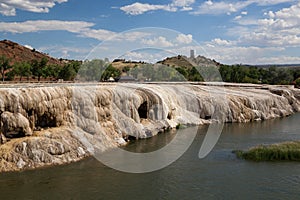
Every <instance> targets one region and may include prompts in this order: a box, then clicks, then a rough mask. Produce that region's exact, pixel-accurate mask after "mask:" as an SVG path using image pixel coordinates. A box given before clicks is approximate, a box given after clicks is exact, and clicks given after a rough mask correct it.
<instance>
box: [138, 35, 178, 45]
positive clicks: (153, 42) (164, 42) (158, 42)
mask: <svg viewBox="0 0 300 200" xmlns="http://www.w3.org/2000/svg"><path fill="white" fill-rule="evenodd" d="M142 43H143V44H146V45H150V46H155V47H172V46H174V44H173V43H171V42H170V41H168V40H167V38H165V37H163V36H159V37H156V38H153V39H143V40H142Z"/></svg>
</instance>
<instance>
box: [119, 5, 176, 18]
mask: <svg viewBox="0 0 300 200" xmlns="http://www.w3.org/2000/svg"><path fill="white" fill-rule="evenodd" d="M120 9H121V10H122V11H124V12H125V13H126V14H129V15H141V14H143V13H145V12H148V11H154V10H165V11H173V12H174V11H176V10H177V8H175V7H171V6H170V5H152V4H148V3H138V2H137V3H134V4H131V5H127V6H123V7H121V8H120Z"/></svg>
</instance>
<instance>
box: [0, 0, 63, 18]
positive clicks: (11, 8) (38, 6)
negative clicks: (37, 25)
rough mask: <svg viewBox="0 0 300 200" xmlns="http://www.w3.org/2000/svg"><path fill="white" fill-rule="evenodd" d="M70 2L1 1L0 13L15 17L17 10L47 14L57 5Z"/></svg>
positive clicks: (53, 0)
mask: <svg viewBox="0 0 300 200" xmlns="http://www.w3.org/2000/svg"><path fill="white" fill-rule="evenodd" d="M67 1H68V0H25V1H20V0H0V13H1V14H2V15H5V16H15V15H16V9H19V10H25V11H30V12H37V13H47V12H49V9H50V8H52V7H54V6H55V5H56V4H57V3H58V4H60V3H63V2H67Z"/></svg>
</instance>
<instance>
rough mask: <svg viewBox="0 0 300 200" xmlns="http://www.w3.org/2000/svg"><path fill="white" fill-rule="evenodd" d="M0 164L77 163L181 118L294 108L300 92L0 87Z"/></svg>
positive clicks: (248, 117) (244, 116) (253, 116)
mask: <svg viewBox="0 0 300 200" xmlns="http://www.w3.org/2000/svg"><path fill="white" fill-rule="evenodd" d="M0 111H1V137H0V138H1V141H0V143H1V146H0V152H1V153H0V165H1V166H0V171H17V170H24V169H34V168H38V167H43V166H49V165H59V164H65V163H69V162H75V161H78V160H81V159H83V158H84V157H86V156H90V155H92V154H93V153H94V152H96V151H97V152H98V151H101V152H102V151H105V150H107V149H109V148H116V147H117V146H118V145H123V144H124V143H125V141H124V139H123V138H128V137H133V138H136V139H139V138H148V137H152V136H154V135H156V134H158V133H159V132H164V131H165V130H167V129H170V128H175V127H176V126H178V124H182V125H202V124H210V123H220V122H225V123H234V122H241V123H245V122H251V121H259V120H267V119H273V118H278V117H284V116H288V115H291V114H293V113H295V112H298V111H300V91H299V90H297V89H292V88H288V87H284V86H266V85H264V86H262V85H252V84H246V85H243V84H239V85H238V84H234V85H227V86H226V87H223V86H222V84H221V85H220V84H219V85H218V84H216V83H214V84H210V85H209V84H208V85H203V84H178V83H164V84H107V85H106V84H101V85H97V84H82V85H63V84H62V85H57V86H55V87H50V86H37V87H36V86H35V87H29V86H28V87H22V88H20V87H11V88H10V87H7V88H1V89H0Z"/></svg>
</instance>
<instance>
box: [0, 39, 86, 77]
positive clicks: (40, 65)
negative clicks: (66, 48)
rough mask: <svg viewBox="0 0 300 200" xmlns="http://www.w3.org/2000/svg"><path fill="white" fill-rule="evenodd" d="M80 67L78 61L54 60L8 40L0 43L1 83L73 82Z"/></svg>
mask: <svg viewBox="0 0 300 200" xmlns="http://www.w3.org/2000/svg"><path fill="white" fill-rule="evenodd" d="M80 65H81V62H80V61H70V60H64V59H55V58H52V57H50V56H48V55H46V54H44V53H40V52H38V51H36V50H35V49H29V48H27V47H24V46H21V45H19V44H17V43H14V42H11V41H8V40H3V41H0V71H1V79H2V81H13V80H15V81H24V80H23V78H25V80H26V81H45V80H57V79H64V80H73V79H74V78H75V77H76V75H77V72H78V70H79V67H80Z"/></svg>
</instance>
